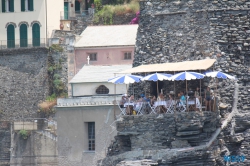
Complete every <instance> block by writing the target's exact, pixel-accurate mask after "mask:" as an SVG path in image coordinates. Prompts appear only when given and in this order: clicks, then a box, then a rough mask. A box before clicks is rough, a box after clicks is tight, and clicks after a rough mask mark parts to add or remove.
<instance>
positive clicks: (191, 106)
mask: <svg viewBox="0 0 250 166" xmlns="http://www.w3.org/2000/svg"><path fill="white" fill-rule="evenodd" d="M187 104H188V109H191V110H196V109H197V108H199V109H200V100H199V99H198V98H195V100H188V101H187Z"/></svg>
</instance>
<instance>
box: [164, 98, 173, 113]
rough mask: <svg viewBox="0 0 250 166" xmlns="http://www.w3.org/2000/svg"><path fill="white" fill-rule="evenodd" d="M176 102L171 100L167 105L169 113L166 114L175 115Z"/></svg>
mask: <svg viewBox="0 0 250 166" xmlns="http://www.w3.org/2000/svg"><path fill="white" fill-rule="evenodd" d="M174 102H175V101H174V100H170V103H169V105H167V111H166V113H171V114H172V113H174Z"/></svg>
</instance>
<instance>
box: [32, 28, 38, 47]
mask: <svg viewBox="0 0 250 166" xmlns="http://www.w3.org/2000/svg"><path fill="white" fill-rule="evenodd" d="M32 44H33V46H40V25H39V24H38V23H35V24H33V26H32Z"/></svg>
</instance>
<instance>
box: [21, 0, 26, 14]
mask: <svg viewBox="0 0 250 166" xmlns="http://www.w3.org/2000/svg"><path fill="white" fill-rule="evenodd" d="M21 11H22V12H24V11H25V0H21Z"/></svg>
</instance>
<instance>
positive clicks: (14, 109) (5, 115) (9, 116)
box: [0, 48, 48, 120]
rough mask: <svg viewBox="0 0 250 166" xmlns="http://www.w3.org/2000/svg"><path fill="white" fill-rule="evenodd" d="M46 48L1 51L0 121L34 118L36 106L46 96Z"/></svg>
mask: <svg viewBox="0 0 250 166" xmlns="http://www.w3.org/2000/svg"><path fill="white" fill-rule="evenodd" d="M47 56H48V49H46V48H31V49H13V50H12V49H9V50H1V51H0V82H1V84H0V100H1V101H0V110H2V118H1V120H3V119H4V120H15V119H22V118H30V117H36V116H37V110H38V103H39V102H40V101H42V100H44V99H45V97H46V96H47V95H48V80H47Z"/></svg>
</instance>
